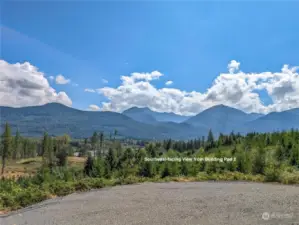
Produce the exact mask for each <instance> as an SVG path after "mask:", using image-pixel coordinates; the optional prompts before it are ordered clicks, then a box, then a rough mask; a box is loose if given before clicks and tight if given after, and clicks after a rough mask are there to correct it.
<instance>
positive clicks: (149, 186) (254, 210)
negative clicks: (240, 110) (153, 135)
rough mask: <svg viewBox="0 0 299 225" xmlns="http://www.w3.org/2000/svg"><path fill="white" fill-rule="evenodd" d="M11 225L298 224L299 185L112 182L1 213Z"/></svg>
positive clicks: (3, 223) (1, 222)
mask: <svg viewBox="0 0 299 225" xmlns="http://www.w3.org/2000/svg"><path fill="white" fill-rule="evenodd" d="M263 213H264V217H265V219H263V218H262V215H263ZM267 213H269V214H267ZM267 219H268V220H267ZM14 224H15V225H23V224H24V225H25V224H26V225H54V224H57V225H102V224H103V225H106V224H107V225H116V224H122V225H123V224H130V225H131V224H132V225H133V224H134V225H137V224H140V225H149V224H151V225H152V224H154V225H166V224H168V225H184V224H186V225H206V224H215V225H220V224H235V225H247V224H248V225H254V224H271V225H273V224H274V225H299V187H298V186H286V185H277V184H260V183H245V182H198V183H197V182H192V183H191V182H190V183H189V182H186V183H174V182H171V183H143V184H137V185H126V186H116V187H112V188H104V189H100V190H95V191H90V192H86V193H76V194H72V195H69V196H66V197H64V198H57V199H52V200H48V201H45V202H43V203H41V204H38V205H34V206H32V207H29V208H26V209H22V210H20V211H17V212H13V213H11V214H10V215H7V216H2V217H0V225H14Z"/></svg>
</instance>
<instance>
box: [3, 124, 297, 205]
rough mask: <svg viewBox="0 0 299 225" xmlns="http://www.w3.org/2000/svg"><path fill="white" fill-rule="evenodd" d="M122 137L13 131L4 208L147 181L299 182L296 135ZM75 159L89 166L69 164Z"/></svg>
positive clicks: (6, 150) (7, 134) (6, 146)
mask: <svg viewBox="0 0 299 225" xmlns="http://www.w3.org/2000/svg"><path fill="white" fill-rule="evenodd" d="M116 137H117V131H116V130H115V131H114V132H113V133H111V135H110V136H106V135H104V133H97V132H94V133H93V135H91V136H90V137H88V138H86V139H77V140H72V139H71V138H70V137H69V136H68V135H67V134H65V135H63V136H59V137H51V136H49V135H48V134H47V133H44V134H43V137H42V138H36V139H32V138H25V137H22V136H21V135H20V133H19V132H17V133H16V135H15V136H13V135H12V133H11V128H10V125H9V124H6V126H5V129H4V132H3V134H2V136H1V162H2V171H1V172H2V176H3V178H2V181H1V184H0V197H1V198H0V208H4V209H16V208H20V207H24V206H26V205H30V204H32V203H35V202H39V201H41V200H44V199H47V198H50V197H51V196H53V195H54V196H55V195H58V196H63V195H66V194H69V193H72V192H73V191H80V190H88V189H90V188H100V187H104V186H107V185H108V186H109V185H116V184H123V183H134V182H142V181H162V180H176V181H180V180H184V181H186V180H193V181H196V180H197V181H200V180H250V181H260V182H261V181H265V182H266V181H271V182H281V183H285V184H292V183H299V169H298V168H299V131H296V130H290V131H286V132H274V133H264V134H259V133H249V134H247V135H246V136H242V135H240V134H236V133H233V132H232V133H230V134H228V135H224V134H220V135H219V138H215V137H214V134H213V132H212V131H211V130H210V131H209V132H208V134H207V135H205V136H202V137H201V138H196V139H191V140H188V141H183V140H182V141H175V140H172V139H167V140H164V141H150V142H144V141H138V140H133V139H124V140H117V139H116ZM74 154H75V155H78V157H77V158H78V159H83V162H84V163H81V164H80V163H79V164H78V163H76V164H74V163H71V164H70V162H69V161H70V159H71V157H73V155H74ZM211 159H212V160H211ZM72 160H73V159H72ZM77 161H78V162H79V160H77ZM12 165H14V167H13V166H12ZM18 166H19V167H18ZM20 166H21V168H24V170H23V174H21V175H20V176H15V175H14V170H15V169H16V168H19V169H20ZM12 168H13V170H12ZM29 171H30V172H29ZM16 175H17V174H16ZM25 188H26V189H25Z"/></svg>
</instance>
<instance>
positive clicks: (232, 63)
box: [227, 60, 240, 73]
mask: <svg viewBox="0 0 299 225" xmlns="http://www.w3.org/2000/svg"><path fill="white" fill-rule="evenodd" d="M239 66H240V63H239V62H237V61H236V60H232V61H230V63H229V64H228V66H227V68H228V71H229V73H234V72H235V71H237V70H239Z"/></svg>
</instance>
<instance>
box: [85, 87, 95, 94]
mask: <svg viewBox="0 0 299 225" xmlns="http://www.w3.org/2000/svg"><path fill="white" fill-rule="evenodd" d="M84 91H85V92H91V93H95V92H96V91H95V90H94V89H91V88H85V89H84Z"/></svg>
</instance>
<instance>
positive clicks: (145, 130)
mask: <svg viewBox="0 0 299 225" xmlns="http://www.w3.org/2000/svg"><path fill="white" fill-rule="evenodd" d="M161 115H162V116H161ZM173 115H175V116H174V117H175V118H179V120H180V119H183V118H185V117H182V116H179V115H176V114H169V113H157V112H153V111H151V110H150V109H148V108H136V107H133V108H131V109H129V110H126V111H125V112H123V113H116V112H93V111H81V110H78V109H73V108H70V107H67V106H64V105H62V104H58V103H49V104H46V105H42V106H30V107H22V108H12V107H4V106H0V123H1V129H2V127H3V125H4V123H5V122H9V123H10V124H11V126H12V128H13V131H16V129H17V128H18V129H19V130H20V132H21V134H22V135H24V136H41V135H42V134H43V132H45V131H47V132H48V133H49V134H51V135H61V134H64V133H68V134H70V135H71V136H72V137H75V138H77V137H79V138H82V137H88V136H90V135H91V134H92V133H93V132H94V131H104V132H105V133H106V134H107V135H108V134H109V133H110V132H113V131H114V130H115V129H116V130H118V133H119V134H120V135H122V136H126V137H134V138H142V139H165V138H174V139H190V138H196V137H201V136H204V135H206V134H207V132H208V130H209V129H212V131H213V133H214V134H215V135H216V136H217V135H218V134H219V133H220V132H222V133H229V132H231V131H234V132H241V133H246V132H252V131H256V132H271V131H278V130H288V129H291V128H294V129H299V109H290V110H287V111H284V112H273V113H269V114H267V115H261V114H256V113H251V114H248V113H245V112H243V111H241V110H238V109H235V108H231V107H228V106H225V105H218V106H214V107H211V108H209V109H206V110H204V111H203V112H201V113H199V114H197V115H196V116H193V117H191V118H188V117H187V120H185V121H184V122H181V123H178V122H173V121H171V119H173V118H172V117H171V116H173ZM159 116H161V117H159ZM177 116H178V117H177ZM163 119H164V121H163ZM166 119H168V120H170V121H166ZM161 120H162V122H161ZM1 132H2V131H1Z"/></svg>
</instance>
